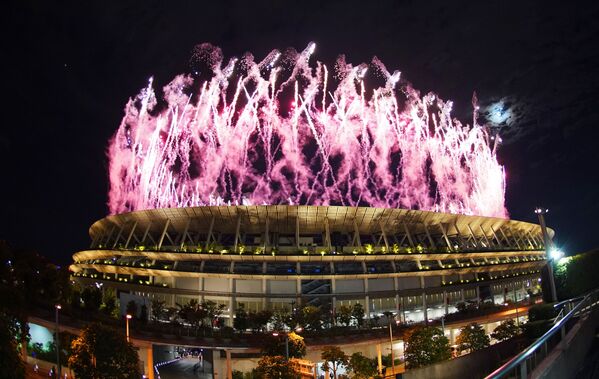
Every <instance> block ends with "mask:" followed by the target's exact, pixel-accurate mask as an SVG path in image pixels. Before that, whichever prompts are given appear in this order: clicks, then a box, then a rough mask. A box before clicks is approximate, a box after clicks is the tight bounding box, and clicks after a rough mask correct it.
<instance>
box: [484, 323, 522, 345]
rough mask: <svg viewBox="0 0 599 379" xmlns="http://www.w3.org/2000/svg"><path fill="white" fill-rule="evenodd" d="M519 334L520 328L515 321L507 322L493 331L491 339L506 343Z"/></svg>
mask: <svg viewBox="0 0 599 379" xmlns="http://www.w3.org/2000/svg"><path fill="white" fill-rule="evenodd" d="M518 334H520V327H519V326H518V325H516V323H515V322H514V320H505V321H504V322H502V323H501V324H499V326H497V327H496V328H495V329H494V330H493V333H491V337H493V338H494V339H496V340H497V341H505V340H509V339H510V338H514V337H515V336H517V335H518Z"/></svg>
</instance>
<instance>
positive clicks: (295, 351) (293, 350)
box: [262, 332, 306, 358]
mask: <svg viewBox="0 0 599 379" xmlns="http://www.w3.org/2000/svg"><path fill="white" fill-rule="evenodd" d="M287 338H288V339H289V358H302V357H303V356H305V355H306V343H305V342H304V337H302V336H300V335H299V334H296V333H294V332H290V333H287ZM262 352H263V353H264V355H270V356H275V355H281V356H285V333H280V334H279V335H278V336H276V337H275V336H272V335H270V336H268V337H267V338H265V340H264V344H263V347H262Z"/></svg>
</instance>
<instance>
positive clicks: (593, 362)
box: [576, 333, 599, 379]
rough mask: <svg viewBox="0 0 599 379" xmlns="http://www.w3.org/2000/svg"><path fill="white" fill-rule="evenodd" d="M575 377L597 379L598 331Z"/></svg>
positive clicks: (598, 360)
mask: <svg viewBox="0 0 599 379" xmlns="http://www.w3.org/2000/svg"><path fill="white" fill-rule="evenodd" d="M576 378H577V379H599V333H598V334H596V335H595V340H594V341H593V345H592V346H591V349H590V350H589V352H588V353H587V356H586V358H585V360H584V363H583V365H582V367H581V369H580V371H579V372H578V373H577V374H576Z"/></svg>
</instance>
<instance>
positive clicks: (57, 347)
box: [54, 304, 62, 378]
mask: <svg viewBox="0 0 599 379" xmlns="http://www.w3.org/2000/svg"><path fill="white" fill-rule="evenodd" d="M61 309H62V306H61V305H60V304H56V305H55V306H54V312H55V317H56V334H55V340H54V341H55V343H56V367H58V369H57V375H56V377H57V378H60V372H61V370H60V337H59V334H58V333H59V330H60V329H59V327H58V311H59V310H61Z"/></svg>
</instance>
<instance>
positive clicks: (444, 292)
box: [443, 291, 449, 316]
mask: <svg viewBox="0 0 599 379" xmlns="http://www.w3.org/2000/svg"><path fill="white" fill-rule="evenodd" d="M443 305H444V307H445V316H447V314H448V313H449V299H448V298H447V291H443Z"/></svg>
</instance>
